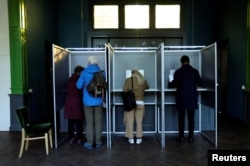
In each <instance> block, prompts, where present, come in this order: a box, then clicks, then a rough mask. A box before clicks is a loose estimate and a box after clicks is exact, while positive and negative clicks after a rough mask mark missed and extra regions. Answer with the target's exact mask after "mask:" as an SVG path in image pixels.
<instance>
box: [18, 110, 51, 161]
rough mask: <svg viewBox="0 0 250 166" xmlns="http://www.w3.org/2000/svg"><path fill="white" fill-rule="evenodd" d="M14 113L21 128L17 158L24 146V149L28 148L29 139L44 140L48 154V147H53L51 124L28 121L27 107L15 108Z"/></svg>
mask: <svg viewBox="0 0 250 166" xmlns="http://www.w3.org/2000/svg"><path fill="white" fill-rule="evenodd" d="M16 115H17V117H18V120H19V122H20V126H21V128H22V139H21V147H20V151H19V158H21V157H22V155H23V151H24V146H25V150H28V147H29V141H30V140H38V139H44V140H45V148H46V154H47V155H48V154H49V143H48V142H50V147H51V148H52V147H53V143H52V124H51V123H34V124H30V123H29V116H28V108H27V107H25V106H23V107H20V108H17V109H16Z"/></svg>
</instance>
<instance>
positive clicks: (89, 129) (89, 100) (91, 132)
mask: <svg viewBox="0 0 250 166" xmlns="http://www.w3.org/2000/svg"><path fill="white" fill-rule="evenodd" d="M99 71H100V67H99V66H98V60H97V58H96V57H95V56H90V57H89V58H88V66H87V67H86V68H85V70H84V71H83V72H82V73H81V75H80V78H79V79H78V81H77V83H76V85H77V88H78V89H83V105H84V113H85V120H86V142H85V143H84V144H83V147H84V148H86V149H93V148H94V146H95V147H96V148H99V147H101V146H102V139H101V137H102V112H103V107H102V105H103V98H102V96H97V97H95V96H92V95H91V94H89V92H88V90H87V86H88V85H89V83H90V81H91V80H92V78H93V76H94V73H96V72H99Z"/></svg>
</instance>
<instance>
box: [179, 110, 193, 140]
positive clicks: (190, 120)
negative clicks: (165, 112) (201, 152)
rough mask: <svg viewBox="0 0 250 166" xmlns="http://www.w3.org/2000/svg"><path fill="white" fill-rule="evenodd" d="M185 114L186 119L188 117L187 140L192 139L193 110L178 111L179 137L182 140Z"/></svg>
mask: <svg viewBox="0 0 250 166" xmlns="http://www.w3.org/2000/svg"><path fill="white" fill-rule="evenodd" d="M186 112H187V117H188V132H189V138H193V136H194V109H192V110H178V125H179V137H180V138H184V129H185V114H186Z"/></svg>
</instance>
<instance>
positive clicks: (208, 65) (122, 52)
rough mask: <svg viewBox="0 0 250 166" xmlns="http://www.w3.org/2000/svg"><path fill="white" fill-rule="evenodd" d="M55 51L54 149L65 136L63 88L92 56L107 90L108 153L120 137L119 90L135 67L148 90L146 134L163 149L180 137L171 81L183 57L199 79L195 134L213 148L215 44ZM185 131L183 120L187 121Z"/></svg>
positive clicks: (105, 132) (122, 127) (105, 133)
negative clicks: (170, 138)
mask: <svg viewBox="0 0 250 166" xmlns="http://www.w3.org/2000/svg"><path fill="white" fill-rule="evenodd" d="M52 47H53V89H54V90H53V96H54V124H55V125H54V126H55V132H54V141H55V147H56V148H57V146H58V145H59V144H60V143H61V142H63V140H65V137H63V138H62V137H61V133H65V132H67V120H66V119H64V116H63V106H64V98H65V95H66V93H67V90H66V83H67V80H68V78H69V77H70V76H71V74H72V73H73V71H74V67H75V66H77V65H82V66H84V67H87V65H88V64H87V60H88V58H89V56H92V55H94V56H96V57H97V58H98V60H99V63H98V64H99V66H100V68H101V69H103V70H104V71H105V73H106V80H107V82H108V90H107V93H106V100H105V104H104V112H103V137H104V138H106V139H105V141H106V145H107V148H111V147H112V145H113V144H114V143H115V142H114V141H113V140H114V138H115V136H116V135H124V131H125V125H124V120H123V114H124V109H123V102H122V97H121V93H122V88H123V85H124V82H125V79H126V75H127V74H128V72H129V71H131V70H132V69H134V68H136V69H138V70H140V71H142V72H143V74H144V77H145V79H146V80H147V81H148V84H149V87H150V88H149V89H148V90H146V92H145V116H144V120H143V132H144V135H147V134H153V135H156V136H157V138H158V140H159V146H160V147H162V148H165V145H166V143H167V141H166V137H167V136H168V134H175V133H178V119H177V117H178V116H177V111H176V108H175V89H174V88H170V87H169V81H170V80H171V77H172V75H173V73H174V71H175V70H176V69H178V68H179V67H180V66H181V64H180V58H181V56H182V55H188V56H189V58H190V64H191V65H192V66H193V67H194V68H196V69H197V70H198V71H199V72H200V75H201V77H202V79H203V82H204V86H203V87H198V92H199V95H198V99H199V100H198V105H199V107H198V110H196V112H195V132H196V133H199V134H201V135H203V136H204V137H205V138H207V139H208V141H211V143H213V144H214V145H215V146H217V86H218V84H217V45H216V43H214V44H212V45H209V46H164V43H162V44H161V45H160V46H159V47H156V48H154V47H149V48H147V47H114V48H113V47H112V46H111V45H110V44H105V48H62V47H60V46H57V45H52ZM185 126H186V132H187V126H188V125H187V120H186V124H185Z"/></svg>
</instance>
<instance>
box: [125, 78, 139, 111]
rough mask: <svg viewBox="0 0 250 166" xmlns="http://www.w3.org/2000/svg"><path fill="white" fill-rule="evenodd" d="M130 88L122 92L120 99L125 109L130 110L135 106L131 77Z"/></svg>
mask: <svg viewBox="0 0 250 166" xmlns="http://www.w3.org/2000/svg"><path fill="white" fill-rule="evenodd" d="M131 82H132V89H131V90H129V91H127V92H122V100H123V106H124V110H125V111H131V110H133V109H135V108H136V107H137V105H136V101H135V94H134V91H133V78H132V77H131Z"/></svg>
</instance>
